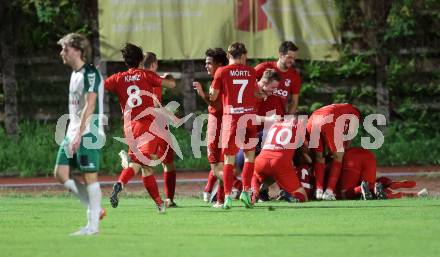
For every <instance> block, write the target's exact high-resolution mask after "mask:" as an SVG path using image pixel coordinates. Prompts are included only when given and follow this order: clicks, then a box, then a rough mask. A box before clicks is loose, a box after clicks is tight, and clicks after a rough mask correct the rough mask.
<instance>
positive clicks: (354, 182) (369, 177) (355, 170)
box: [338, 147, 376, 191]
mask: <svg viewBox="0 0 440 257" xmlns="http://www.w3.org/2000/svg"><path fill="white" fill-rule="evenodd" d="M362 181H366V182H368V184H370V185H374V183H375V182H376V158H375V157H374V154H373V153H372V152H370V151H368V150H365V149H362V148H358V147H355V148H350V149H349V150H348V151H347V152H346V153H345V154H344V159H343V161H342V173H341V178H340V179H339V186H338V187H339V188H340V190H341V191H345V190H349V189H353V188H355V187H357V186H359V185H360V184H361V182H362Z"/></svg>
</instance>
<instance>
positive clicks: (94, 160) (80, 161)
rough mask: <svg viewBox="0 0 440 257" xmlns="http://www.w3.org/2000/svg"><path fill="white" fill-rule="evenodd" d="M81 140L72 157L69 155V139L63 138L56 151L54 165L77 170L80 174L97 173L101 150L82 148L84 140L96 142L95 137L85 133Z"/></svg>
mask: <svg viewBox="0 0 440 257" xmlns="http://www.w3.org/2000/svg"><path fill="white" fill-rule="evenodd" d="M82 138H83V139H82V142H81V144H80V147H79V149H78V151H77V152H76V153H75V154H73V155H71V154H70V142H71V139H70V138H69V137H66V138H64V140H63V142H62V143H61V145H60V148H59V150H58V154H57V159H56V162H55V163H56V164H57V165H69V166H70V167H71V168H73V169H78V170H80V171H81V172H82V173H92V172H97V171H98V170H99V163H100V156H101V149H93V148H91V147H86V146H84V139H87V140H91V142H96V140H97V137H96V136H95V135H93V134H92V133H87V134H85V135H83V136H82Z"/></svg>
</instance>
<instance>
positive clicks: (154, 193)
mask: <svg viewBox="0 0 440 257" xmlns="http://www.w3.org/2000/svg"><path fill="white" fill-rule="evenodd" d="M142 182H143V183H144V187H145V189H146V190H147V191H148V193H149V194H150V196H151V198H152V199H153V200H154V202H155V203H156V204H157V205H160V204H162V203H163V201H162V199H161V198H160V194H159V188H158V187H157V182H156V178H155V177H154V175H150V176H147V177H142Z"/></svg>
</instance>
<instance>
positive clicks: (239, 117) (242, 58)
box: [210, 42, 258, 209]
mask: <svg viewBox="0 0 440 257" xmlns="http://www.w3.org/2000/svg"><path fill="white" fill-rule="evenodd" d="M246 54H247V50H246V47H245V45H244V44H243V43H238V42H237V43H233V44H231V45H230V46H229V47H228V59H229V65H227V66H224V67H220V68H218V69H217V71H216V72H215V75H214V81H213V83H212V88H213V91H212V94H211V95H210V101H215V100H217V98H218V97H221V99H222V105H223V118H222V123H223V124H222V125H223V126H222V137H221V142H222V151H223V154H224V166H223V183H224V190H225V203H224V206H223V207H224V208H225V209H229V208H231V205H232V198H231V191H232V183H233V178H234V175H233V169H234V163H235V154H236V153H237V152H238V151H239V149H240V148H243V149H244V150H245V164H244V167H243V172H242V179H243V191H242V193H241V195H240V200H241V201H242V202H243V203H244V204H245V206H246V207H247V208H251V207H252V203H251V199H250V196H249V189H250V187H251V180H252V174H253V171H254V158H255V145H256V143H257V142H255V140H257V139H255V136H256V127H255V125H254V124H255V123H256V110H255V109H256V108H255V105H256V93H257V91H258V87H257V81H256V77H255V70H254V68H252V67H250V66H247V65H246V58H247V57H246ZM251 141H252V142H251ZM245 143H246V144H245ZM252 144H254V146H252Z"/></svg>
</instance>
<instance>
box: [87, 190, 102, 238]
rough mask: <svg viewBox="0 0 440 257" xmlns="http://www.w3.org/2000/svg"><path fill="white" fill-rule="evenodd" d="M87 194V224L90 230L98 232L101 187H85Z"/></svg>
mask: <svg viewBox="0 0 440 257" xmlns="http://www.w3.org/2000/svg"><path fill="white" fill-rule="evenodd" d="M87 193H88V195H89V208H88V210H87V218H88V224H87V226H88V227H89V228H91V229H95V230H98V226H99V213H100V212H101V198H102V193H101V187H100V186H99V183H98V182H96V183H93V184H90V185H87Z"/></svg>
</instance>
